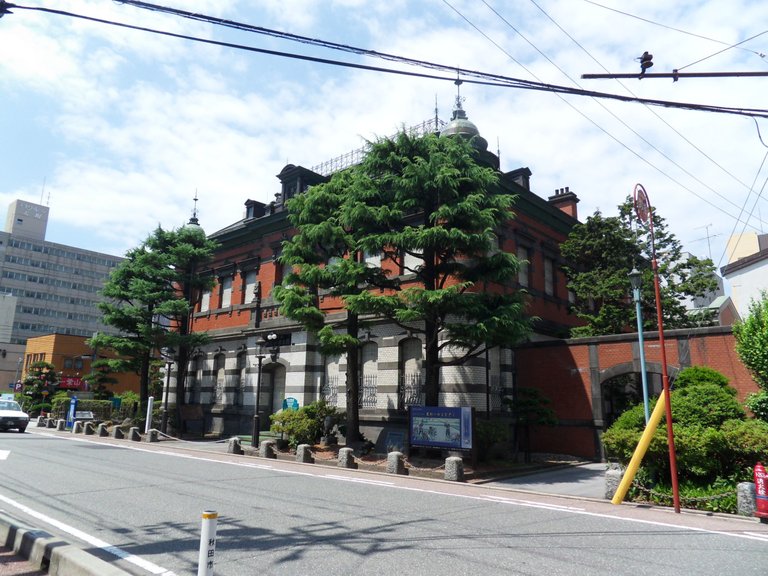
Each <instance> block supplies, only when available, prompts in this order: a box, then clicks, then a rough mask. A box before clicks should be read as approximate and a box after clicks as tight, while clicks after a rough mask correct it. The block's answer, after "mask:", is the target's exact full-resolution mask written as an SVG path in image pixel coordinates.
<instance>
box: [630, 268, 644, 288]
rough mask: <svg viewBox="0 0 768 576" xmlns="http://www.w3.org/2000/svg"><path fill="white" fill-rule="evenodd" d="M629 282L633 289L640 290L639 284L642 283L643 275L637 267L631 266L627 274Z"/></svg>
mask: <svg viewBox="0 0 768 576" xmlns="http://www.w3.org/2000/svg"><path fill="white" fill-rule="evenodd" d="M627 276H629V284H630V285H631V286H632V289H633V290H640V286H642V284H643V275H642V273H641V272H640V271H639V270H638V269H637V268H632V270H631V271H630V273H629V274H627Z"/></svg>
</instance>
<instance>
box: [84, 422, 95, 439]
mask: <svg viewBox="0 0 768 576" xmlns="http://www.w3.org/2000/svg"><path fill="white" fill-rule="evenodd" d="M95 430H96V429H95V427H94V425H93V422H85V423H83V434H85V435H86V436H93V433H94V431H95Z"/></svg>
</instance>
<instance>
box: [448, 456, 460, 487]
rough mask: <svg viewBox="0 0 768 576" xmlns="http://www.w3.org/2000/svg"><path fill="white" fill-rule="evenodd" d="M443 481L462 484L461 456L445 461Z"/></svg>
mask: <svg viewBox="0 0 768 576" xmlns="http://www.w3.org/2000/svg"><path fill="white" fill-rule="evenodd" d="M444 479H445V480H452V481H453V482H464V460H463V459H462V458H461V456H449V457H448V458H446V459H445V476H444Z"/></svg>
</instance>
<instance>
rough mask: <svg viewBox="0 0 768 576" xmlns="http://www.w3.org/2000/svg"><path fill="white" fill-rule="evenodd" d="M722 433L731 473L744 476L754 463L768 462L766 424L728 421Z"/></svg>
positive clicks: (752, 421)
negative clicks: (729, 460)
mask: <svg viewBox="0 0 768 576" xmlns="http://www.w3.org/2000/svg"><path fill="white" fill-rule="evenodd" d="M722 431H723V437H724V439H725V443H726V446H727V453H728V455H729V458H730V459H731V464H730V467H731V469H732V471H733V473H736V474H741V475H744V474H745V471H747V470H751V469H752V466H754V465H755V463H756V462H768V422H763V421H762V420H729V421H728V422H725V423H724V424H723V427H722ZM743 479H744V480H751V477H744V478H743Z"/></svg>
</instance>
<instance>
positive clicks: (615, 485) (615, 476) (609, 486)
mask: <svg viewBox="0 0 768 576" xmlns="http://www.w3.org/2000/svg"><path fill="white" fill-rule="evenodd" d="M623 477H624V470H623V469H622V468H621V465H620V464H617V463H615V462H611V463H610V464H608V470H606V471H605V499H606V500H613V497H614V495H615V494H616V491H617V490H618V489H619V484H621V479H622V478H623Z"/></svg>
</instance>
